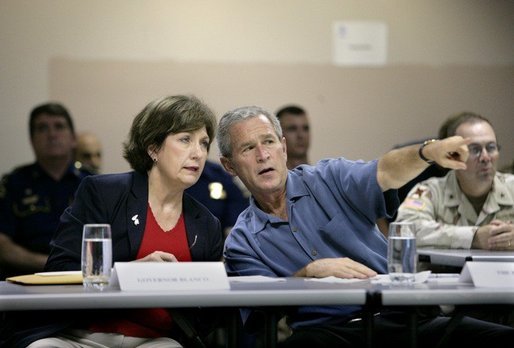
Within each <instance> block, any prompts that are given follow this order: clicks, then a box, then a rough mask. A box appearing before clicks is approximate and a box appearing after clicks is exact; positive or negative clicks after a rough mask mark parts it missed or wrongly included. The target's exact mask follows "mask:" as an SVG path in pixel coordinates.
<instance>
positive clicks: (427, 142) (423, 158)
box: [418, 139, 438, 164]
mask: <svg viewBox="0 0 514 348" xmlns="http://www.w3.org/2000/svg"><path fill="white" fill-rule="evenodd" d="M437 140H438V139H428V140H425V141H424V142H423V144H421V146H420V147H419V150H418V154H419V158H421V159H422V160H423V161H425V162H427V163H428V164H434V163H435V161H433V160H429V159H428V158H426V157H425V156H424V155H423V149H424V148H425V146H427V145H428V144H431V143H433V142H434V141H437Z"/></svg>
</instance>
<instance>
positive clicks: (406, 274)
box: [387, 222, 417, 284]
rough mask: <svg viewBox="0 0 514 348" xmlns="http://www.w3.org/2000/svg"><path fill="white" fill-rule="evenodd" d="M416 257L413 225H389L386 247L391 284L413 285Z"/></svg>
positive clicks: (401, 223)
mask: <svg viewBox="0 0 514 348" xmlns="http://www.w3.org/2000/svg"><path fill="white" fill-rule="evenodd" d="M416 257H417V255H416V236H415V234H414V223H412V222H393V223H391V224H390V225H389V235H388V246H387V268H388V271H389V277H390V279H391V281H392V282H393V283H395V284H411V283H414V276H415V274H416V261H417V260H416Z"/></svg>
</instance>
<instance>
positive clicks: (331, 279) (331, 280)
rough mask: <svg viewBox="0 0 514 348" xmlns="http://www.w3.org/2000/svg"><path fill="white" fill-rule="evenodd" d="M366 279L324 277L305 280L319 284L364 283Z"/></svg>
mask: <svg viewBox="0 0 514 348" xmlns="http://www.w3.org/2000/svg"><path fill="white" fill-rule="evenodd" d="M366 280H368V279H358V278H338V277H334V276H330V277H325V278H305V281H306V282H320V283H346V284H347V283H357V282H362V281H366Z"/></svg>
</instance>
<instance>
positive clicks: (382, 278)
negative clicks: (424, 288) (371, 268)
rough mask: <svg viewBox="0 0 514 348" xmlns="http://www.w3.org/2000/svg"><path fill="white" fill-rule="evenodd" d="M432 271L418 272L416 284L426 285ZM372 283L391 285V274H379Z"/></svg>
mask: <svg viewBox="0 0 514 348" xmlns="http://www.w3.org/2000/svg"><path fill="white" fill-rule="evenodd" d="M430 273H432V272H431V271H423V272H418V273H416V274H415V275H414V284H422V283H425V282H426V281H427V280H428V278H429V277H430ZM371 282H372V283H374V284H391V283H392V281H391V278H390V277H389V274H379V275H377V276H376V277H373V278H371Z"/></svg>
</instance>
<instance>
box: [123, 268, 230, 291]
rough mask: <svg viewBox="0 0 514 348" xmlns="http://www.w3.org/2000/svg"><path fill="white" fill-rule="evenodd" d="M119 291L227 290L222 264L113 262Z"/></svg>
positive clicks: (227, 285) (225, 275) (227, 284)
mask: <svg viewBox="0 0 514 348" xmlns="http://www.w3.org/2000/svg"><path fill="white" fill-rule="evenodd" d="M114 273H115V276H116V277H117V280H118V282H119V286H120V289H121V290H122V291H161V290H199V289H204V290H205V289H209V290H222V289H230V284H229V282H228V277H227V273H226V272H225V267H224V266H223V263H222V262H116V263H115V264H114Z"/></svg>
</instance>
